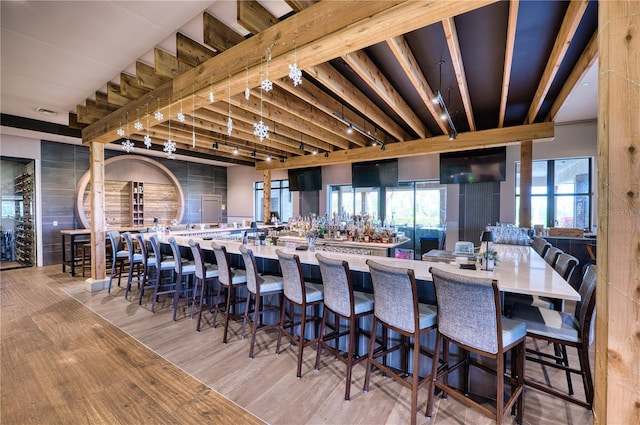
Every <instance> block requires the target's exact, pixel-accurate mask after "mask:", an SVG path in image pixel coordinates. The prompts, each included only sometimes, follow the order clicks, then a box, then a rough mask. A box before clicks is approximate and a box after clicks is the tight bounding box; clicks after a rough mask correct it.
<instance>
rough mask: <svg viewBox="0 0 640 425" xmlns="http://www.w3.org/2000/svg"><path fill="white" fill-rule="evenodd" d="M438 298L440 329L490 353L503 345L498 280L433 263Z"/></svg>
mask: <svg viewBox="0 0 640 425" xmlns="http://www.w3.org/2000/svg"><path fill="white" fill-rule="evenodd" d="M429 271H430V272H431V276H432V277H433V285H434V287H435V290H436V300H437V302H438V331H439V332H440V333H441V334H443V335H445V336H446V337H449V338H451V339H452V340H455V341H457V342H460V343H462V344H464V345H467V346H469V347H471V348H475V349H477V350H481V351H484V352H487V353H491V354H496V353H497V352H498V350H499V349H501V348H502V328H501V321H500V298H499V293H498V283H497V281H496V280H494V279H489V278H471V277H467V276H462V275H458V274H455V273H449V272H447V271H444V270H441V269H438V268H436V267H431V269H430V270H429Z"/></svg>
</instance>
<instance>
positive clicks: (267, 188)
mask: <svg viewBox="0 0 640 425" xmlns="http://www.w3.org/2000/svg"><path fill="white" fill-rule="evenodd" d="M262 182H263V184H264V197H263V198H262V199H263V206H262V213H263V214H262V217H263V220H264V222H265V223H266V222H267V221H268V220H270V218H271V170H264V171H263V172H262Z"/></svg>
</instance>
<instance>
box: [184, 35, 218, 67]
mask: <svg viewBox="0 0 640 425" xmlns="http://www.w3.org/2000/svg"><path fill="white" fill-rule="evenodd" d="M176 54H177V57H178V60H179V61H180V62H182V63H185V64H187V65H189V66H192V67H196V66H198V65H202V64H203V63H204V62H206V61H208V60H209V59H211V58H212V57H214V56H215V55H216V52H214V51H213V50H211V49H209V48H207V47H205V46H203V45H202V44H200V43H198V42H197V41H194V40H192V39H190V38H189V37H187V36H186V35H184V34H181V33H176Z"/></svg>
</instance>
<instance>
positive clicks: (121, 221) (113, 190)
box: [83, 180, 131, 227]
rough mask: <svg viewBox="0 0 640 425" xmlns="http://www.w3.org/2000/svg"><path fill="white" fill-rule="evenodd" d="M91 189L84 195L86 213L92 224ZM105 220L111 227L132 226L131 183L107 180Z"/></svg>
mask: <svg viewBox="0 0 640 425" xmlns="http://www.w3.org/2000/svg"><path fill="white" fill-rule="evenodd" d="M90 201H91V198H90V194H89V188H87V190H86V191H85V193H84V201H83V206H84V213H85V214H86V216H87V218H88V219H89V222H91V202H90ZM104 202H105V213H104V214H105V220H106V221H107V223H109V226H115V227H124V226H130V225H131V182H125V181H117V180H107V181H105V183H104Z"/></svg>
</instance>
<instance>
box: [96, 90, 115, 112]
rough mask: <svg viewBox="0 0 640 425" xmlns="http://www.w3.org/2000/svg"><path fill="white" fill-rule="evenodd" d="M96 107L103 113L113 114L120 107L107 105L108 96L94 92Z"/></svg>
mask: <svg viewBox="0 0 640 425" xmlns="http://www.w3.org/2000/svg"><path fill="white" fill-rule="evenodd" d="M96 106H97V107H98V108H100V109H103V110H105V111H109V112H113V111H115V110H116V109H118V108H119V107H120V106H118V105H114V104H112V103H109V95H107V93H105V92H101V91H97V92H96Z"/></svg>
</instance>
